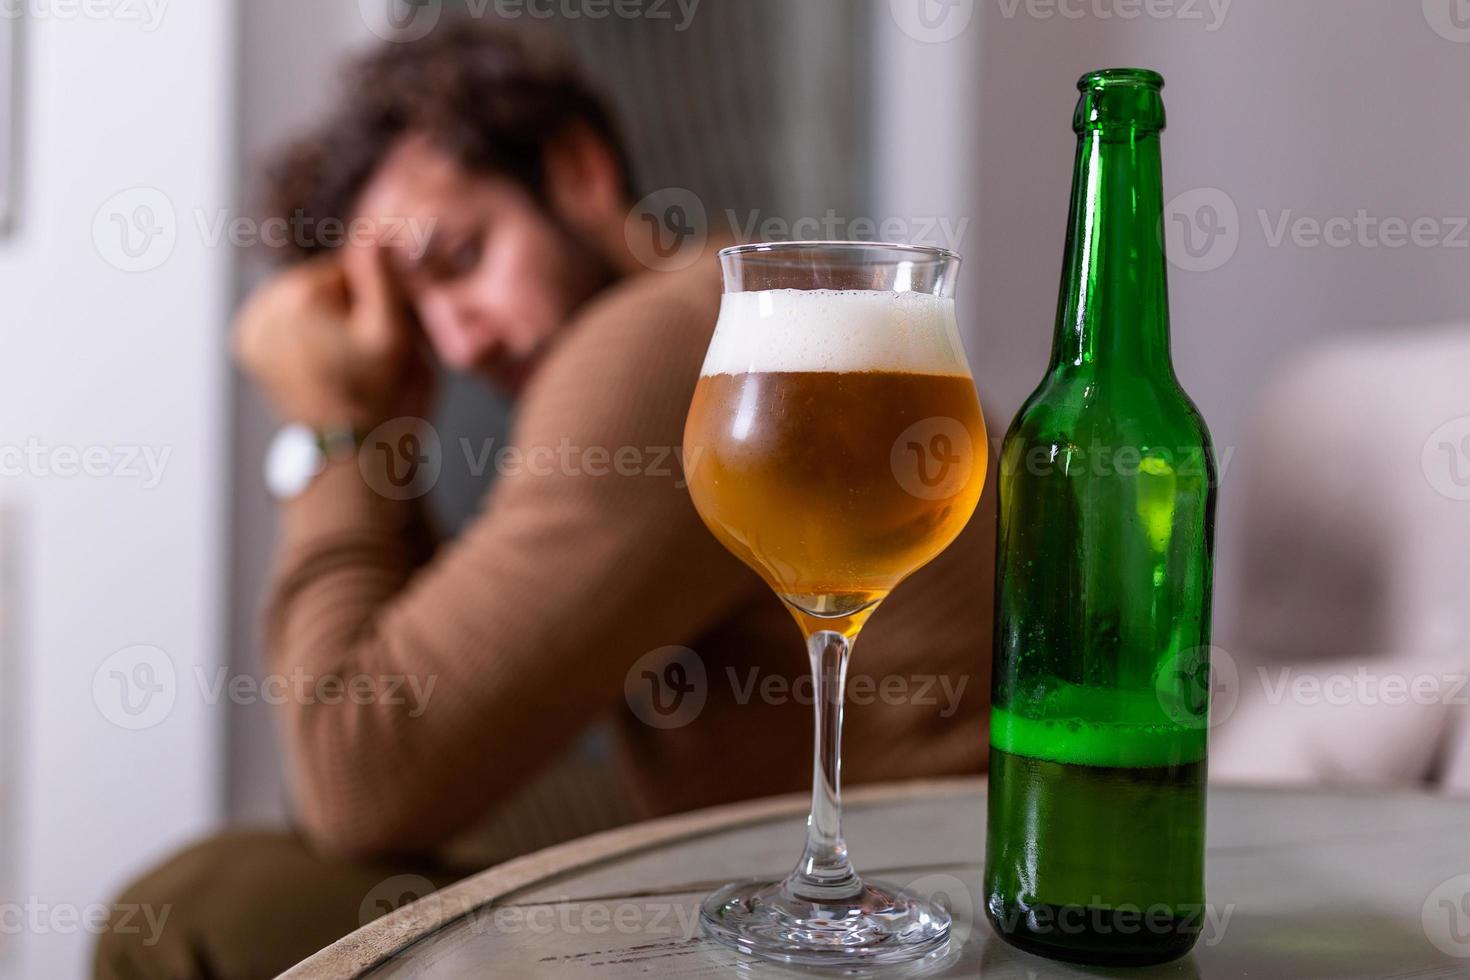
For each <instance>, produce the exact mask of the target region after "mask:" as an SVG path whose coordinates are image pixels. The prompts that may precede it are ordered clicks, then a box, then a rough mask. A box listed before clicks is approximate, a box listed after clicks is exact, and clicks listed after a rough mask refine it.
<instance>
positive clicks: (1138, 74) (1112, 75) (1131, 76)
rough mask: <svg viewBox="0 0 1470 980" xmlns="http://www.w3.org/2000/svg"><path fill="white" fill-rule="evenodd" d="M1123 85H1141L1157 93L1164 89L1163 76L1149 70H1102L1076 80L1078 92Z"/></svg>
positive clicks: (1091, 72)
mask: <svg viewBox="0 0 1470 980" xmlns="http://www.w3.org/2000/svg"><path fill="white" fill-rule="evenodd" d="M1124 85H1141V86H1145V87H1147V88H1151V89H1153V90H1154V91H1156V92H1157V91H1160V90H1162V89H1163V87H1164V76H1163V75H1160V74H1159V73H1158V72H1156V71H1154V70H1152V69H1150V68H1103V69H1100V70H1098V71H1090V72H1088V73H1087V74H1085V75H1083V76H1082V77H1081V78H1079V79H1077V90H1078V91H1079V92H1088V91H1096V90H1097V89H1104V88H1117V87H1120V86H1124Z"/></svg>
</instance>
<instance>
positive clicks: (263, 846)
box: [94, 831, 469, 980]
mask: <svg viewBox="0 0 1470 980" xmlns="http://www.w3.org/2000/svg"><path fill="white" fill-rule="evenodd" d="M467 873H469V872H468V870H458V871H451V870H448V869H445V868H442V867H436V866H433V865H430V864H427V863H424V862H420V863H413V862H403V863H398V862H375V863H355V862H352V861H347V860H343V859H339V858H331V857H324V856H322V855H320V854H318V853H316V852H315V851H313V850H312V849H311V848H310V847H309V846H308V845H307V844H306V843H305V842H304V841H303V840H301V839H300V838H299V837H296V836H294V835H291V834H288V833H270V832H260V831H252V832H233V833H227V834H222V835H220V836H218V837H214V838H211V839H209V840H206V841H204V842H203V843H200V844H197V845H195V846H194V847H191V848H189V849H188V850H186V851H184V852H182V853H181V854H179V855H177V856H176V857H173V858H171V859H170V860H169V861H168V862H167V863H166V864H164V865H162V866H160V867H159V868H157V869H156V870H154V871H152V872H151V873H149V874H148V875H147V876H145V877H144V878H142V879H140V880H139V881H137V882H135V883H134V884H133V885H131V886H129V887H128V888H127V889H126V890H125V891H124V892H123V894H122V895H121V896H119V897H118V899H117V900H116V901H115V902H114V903H113V913H112V918H111V919H110V921H109V924H108V925H109V927H108V929H107V930H106V931H105V932H103V933H102V935H101V937H100V938H99V940H98V944H97V950H96V956H95V960H94V971H95V974H94V975H95V976H96V977H98V978H99V980H195V978H199V980H204V978H208V980H255V978H267V977H274V976H275V975H276V974H278V973H280V972H281V971H283V970H285V969H288V968H289V967H291V966H293V965H295V964H296V963H298V962H300V961H301V960H303V959H305V958H306V957H308V956H310V955H311V954H312V953H315V952H316V951H317V950H319V949H322V948H323V947H325V946H330V945H331V944H332V943H334V942H336V941H337V940H338V939H341V938H342V937H343V936H345V935H347V934H348V933H350V932H352V931H353V930H355V929H357V928H359V927H360V926H363V925H366V924H367V923H368V922H371V921H372V920H373V919H376V918H378V917H380V916H382V915H385V914H386V913H388V912H390V911H392V910H393V909H395V908H397V907H399V906H401V905H405V904H407V903H408V902H410V901H412V900H414V899H416V898H420V897H422V896H423V895H426V894H428V893H429V892H431V891H433V890H435V889H437V888H442V887H444V886H445V885H447V884H450V883H451V882H453V881H455V880H457V879H458V878H461V877H463V876H464V875H465V874H467Z"/></svg>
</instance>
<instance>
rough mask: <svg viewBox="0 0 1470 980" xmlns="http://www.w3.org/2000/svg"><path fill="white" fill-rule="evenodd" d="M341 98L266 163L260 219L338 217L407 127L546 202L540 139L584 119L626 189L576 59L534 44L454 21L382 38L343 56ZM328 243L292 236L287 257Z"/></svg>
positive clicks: (614, 139)
mask: <svg viewBox="0 0 1470 980" xmlns="http://www.w3.org/2000/svg"><path fill="white" fill-rule="evenodd" d="M342 82H343V91H344V98H343V99H342V100H341V101H340V102H339V104H338V105H337V107H336V108H335V109H334V110H333V111H332V113H331V114H330V115H329V116H328V118H327V120H326V121H325V122H324V123H323V124H322V125H321V126H319V127H318V128H317V129H316V130H315V131H313V132H311V133H310V134H308V135H306V136H305V137H303V138H301V139H299V140H297V141H296V142H294V143H292V144H290V145H289V146H287V147H286V148H285V150H284V152H282V153H281V155H280V157H279V159H278V160H277V161H276V162H275V164H274V165H273V166H270V167H268V168H267V172H266V180H267V191H266V200H265V206H266V211H267V214H268V216H270V217H280V218H284V219H286V220H287V221H290V222H303V223H305V224H307V225H308V226H311V225H315V224H317V223H319V222H322V221H324V220H327V219H331V220H335V221H346V220H347V219H348V218H349V217H350V212H351V210H352V209H353V207H354V206H355V204H356V202H357V198H358V196H359V195H360V194H361V193H362V190H363V188H364V186H365V185H366V184H367V182H368V181H369V179H370V178H371V177H372V175H373V173H374V171H376V169H377V168H378V165H379V164H380V163H382V161H383V159H384V158H385V157H386V156H387V155H388V153H389V152H390V151H391V150H392V148H393V147H394V146H395V144H397V142H398V141H399V140H400V139H402V138H403V137H404V136H406V135H409V134H420V135H423V136H426V137H428V138H429V139H430V140H431V141H432V142H433V143H434V144H435V145H436V146H438V147H439V148H440V149H442V150H444V151H446V152H448V153H449V154H450V155H451V156H452V157H454V159H456V160H458V161H459V163H460V164H461V165H462V166H463V167H464V168H465V169H466V170H469V171H471V172H475V173H485V174H496V175H501V176H508V177H511V178H513V179H515V180H516V181H518V182H520V183H521V184H522V185H523V186H524V187H526V188H527V189H528V190H529V191H530V192H531V193H532V194H533V195H534V196H535V197H536V198H537V199H538V200H543V201H544V194H543V190H544V174H543V172H542V163H543V157H544V151H545V148H546V146H547V144H548V143H549V142H551V141H552V140H554V139H556V138H557V137H559V136H561V135H563V134H564V133H565V132H566V130H567V127H568V126H571V125H573V124H576V123H581V124H584V125H586V126H588V127H590V128H591V130H592V132H593V133H594V134H595V135H597V136H598V137H600V138H601V139H602V140H604V141H605V142H606V143H607V146H608V147H609V149H610V150H611V151H612V154H613V157H614V159H615V160H616V161H617V163H618V164H619V166H620V168H621V170H622V173H623V182H624V185H625V190H627V191H628V193H629V195H630V196H632V187H633V179H632V173H631V170H630V168H629V164H628V155H627V151H626V148H625V146H624V144H623V140H622V137H621V134H620V132H619V130H618V127H617V126H616V124H615V123H614V121H613V117H612V114H611V112H610V111H609V109H608V107H607V106H606V105H605V104H604V103H603V101H602V99H601V98H600V97H599V96H598V95H597V94H596V93H595V92H594V90H593V88H592V85H591V83H590V82H589V81H588V80H587V79H586V78H585V77H584V76H583V75H582V73H581V72H580V70H579V69H578V68H577V66H576V64H575V63H574V62H573V61H572V60H570V59H569V58H567V57H565V56H564V55H563V53H562V52H561V51H560V50H559V49H557V48H555V47H553V46H552V45H550V44H547V43H545V42H544V41H543V40H541V39H539V38H538V39H532V38H530V37H527V36H526V35H525V34H524V33H522V32H509V31H506V30H503V29H499V28H496V27H493V26H490V25H487V24H486V23H484V22H481V21H475V20H461V21H456V22H454V23H452V24H449V25H446V26H445V27H444V28H443V29H441V30H439V31H436V32H435V33H433V34H431V35H430V36H429V37H427V38H424V39H423V40H420V41H415V42H412V43H394V42H387V43H384V44H383V45H381V46H379V47H377V48H375V49H374V50H372V51H369V52H368V53H367V54H365V55H363V56H361V57H359V58H357V59H355V60H354V61H352V62H350V63H349V64H348V65H347V66H346V69H345V70H344V72H343V78H342ZM334 244H336V243H334V242H323V241H319V240H317V239H316V238H315V237H314V236H311V237H307V238H297V237H295V236H293V240H292V241H291V242H290V244H289V246H288V247H287V248H286V249H285V250H284V252H283V254H282V255H281V257H282V258H283V259H284V260H285V261H288V262H289V261H299V260H302V259H306V258H309V257H310V256H312V255H315V254H318V253H320V252H323V251H326V250H327V249H329V248H330V247H332V246H333V245H334Z"/></svg>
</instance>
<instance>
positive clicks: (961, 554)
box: [268, 260, 995, 854]
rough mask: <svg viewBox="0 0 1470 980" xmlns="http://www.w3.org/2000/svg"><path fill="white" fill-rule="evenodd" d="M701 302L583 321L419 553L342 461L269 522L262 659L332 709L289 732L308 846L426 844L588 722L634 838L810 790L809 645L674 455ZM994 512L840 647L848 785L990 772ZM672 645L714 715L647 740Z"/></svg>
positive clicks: (612, 305) (634, 304)
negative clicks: (471, 503) (682, 819)
mask: <svg viewBox="0 0 1470 980" xmlns="http://www.w3.org/2000/svg"><path fill="white" fill-rule="evenodd" d="M719 288H720V287H719V276H718V271H717V268H716V266H715V264H714V262H713V261H712V260H703V261H701V262H700V263H698V264H697V265H695V266H694V267H692V268H690V269H688V270H685V271H682V272H677V273H646V274H643V275H639V276H635V277H632V278H630V279H627V280H624V281H623V282H621V283H619V284H618V285H617V286H615V287H614V288H612V289H610V290H608V291H607V292H605V293H604V294H602V295H601V296H599V297H598V298H597V299H596V300H594V301H593V302H592V303H591V304H589V305H588V306H587V307H586V308H585V309H584V310H582V311H581V312H580V313H579V315H578V316H577V318H576V321H575V322H574V323H573V324H571V325H569V326H568V328H567V329H566V330H565V331H564V333H563V334H562V336H561V337H560V338H559V339H558V342H557V343H556V345H555V347H554V348H553V349H552V350H551V352H550V353H549V355H548V357H547V359H546V361H545V363H544V364H543V365H542V367H541V368H540V370H539V371H538V372H537V374H536V376H535V378H534V379H533V380H532V383H531V384H530V385H529V387H528V388H527V390H526V391H525V393H524V396H523V398H522V400H521V402H520V404H519V405H518V407H517V415H516V420H515V425H514V429H513V432H512V434H511V440H510V441H511V444H513V445H514V446H515V447H517V448H518V449H519V450H521V451H522V452H523V453H524V456H523V457H522V458H521V459H520V460H519V461H518V463H519V465H516V463H517V461H515V460H511V459H508V460H507V461H506V465H505V466H504V467H503V468H502V471H501V475H500V477H499V479H498V480H497V481H496V483H495V486H494V488H493V490H492V491H491V492H490V493H489V494H488V495H487V498H486V501H485V507H484V511H483V513H482V514H481V515H480V516H479V517H478V519H477V520H476V521H475V522H474V523H473V524H472V526H471V527H470V528H469V529H468V530H467V531H466V532H465V533H464V534H463V535H461V536H460V537H459V538H458V539H457V540H455V541H452V542H449V543H446V544H445V545H443V546H442V547H440V548H439V549H438V550H437V553H434V552H433V551H432V549H431V548H430V547H429V546H428V544H427V539H426V532H425V525H424V521H423V502H422V500H391V499H388V498H387V497H385V496H382V495H380V494H378V493H376V492H374V490H372V489H371V488H370V486H369V485H368V482H367V481H366V480H365V479H364V476H363V473H362V472H361V470H360V468H359V465H358V463H357V461H345V462H337V463H333V464H331V465H330V466H329V467H328V469H327V470H326V471H325V472H324V473H322V474H321V475H320V476H319V477H318V478H317V479H316V480H315V481H314V483H313V484H312V485H311V486H310V487H309V488H308V489H307V491H306V492H305V493H304V494H303V495H301V496H300V497H298V498H296V499H295V500H293V501H292V502H290V503H289V504H287V505H286V507H285V516H284V521H283V540H282V542H281V544H280V548H279V556H278V570H277V577H276V580H275V584H274V589H273V593H272V601H271V606H270V623H269V627H270V628H269V632H268V643H269V647H270V649H269V656H270V661H271V665H272V668H273V669H274V670H276V671H278V672H282V673H285V674H287V675H295V676H298V677H305V678H307V679H308V680H309V681H311V682H312V684H313V686H312V687H311V688H310V689H311V690H313V691H316V692H323V693H322V694H321V695H320V696H315V695H314V696H307V697H292V698H288V699H286V707H285V708H284V711H285V731H286V737H287V742H288V755H289V757H290V760H291V763H292V770H293V773H292V776H293V785H294V790H295V796H296V803H297V808H298V811H299V816H300V819H301V821H302V823H303V824H304V826H305V828H306V830H307V831H308V832H309V833H310V834H311V836H312V838H313V839H314V840H315V841H316V842H317V843H318V844H319V845H320V846H322V847H323V848H325V849H328V850H331V851H336V852H345V853H355V854H369V853H375V852H383V851H408V850H423V849H426V848H430V847H433V846H436V845H438V844H440V843H442V842H444V841H445V840H446V839H448V838H449V837H450V836H451V835H453V834H455V833H456V832H458V831H461V830H463V829H466V828H468V827H469V826H470V825H472V824H473V823H475V822H476V821H478V820H479V819H480V818H482V817H484V816H485V815H486V814H487V813H489V812H491V810H492V809H493V808H494V807H495V805H496V804H497V803H499V802H501V801H502V800H504V799H505V798H506V797H507V796H508V795H509V794H510V793H511V792H512V791H513V790H515V789H516V788H517V787H518V786H520V785H522V784H523V783H525V782H526V781H527V780H528V778H529V777H530V776H532V775H533V774H534V773H536V772H537V771H538V770H540V769H542V768H543V767H545V766H546V765H547V764H548V763H549V762H550V761H551V760H552V759H554V758H556V757H557V756H558V755H559V754H560V753H562V752H563V751H564V750H565V749H566V748H567V747H568V746H569V745H570V744H571V743H572V742H573V741H574V740H576V739H577V738H578V736H579V735H580V734H581V733H583V732H584V731H586V730H587V728H588V727H589V726H591V725H593V724H595V723H596V722H598V721H599V720H606V719H610V720H611V722H612V726H613V728H614V730H615V731H616V733H617V741H618V748H619V760H620V765H621V768H622V777H623V780H624V782H625V784H626V786H627V788H628V790H629V792H630V793H631V796H632V798H633V800H634V801H635V803H636V805H637V808H638V811H639V813H640V814H641V815H654V814H660V813H668V812H674V811H679V810H685V809H690V808H694V807H700V806H706V805H710V804H715V803H721V802H725V801H729V800H736V799H741V798H748V797H757V796H764V795H769V794H773V793H780V792H788V791H793V790H800V789H804V788H806V787H808V786H810V780H811V737H812V735H811V707H810V696H809V690H810V689H809V687H805V686H804V685H805V684H806V683H807V682H805V681H803V680H801V679H802V678H803V677H805V675H806V672H807V671H806V658H805V651H804V649H803V646H802V641H801V637H800V634H799V632H798V630H797V627H796V625H795V623H794V622H793V621H792V619H791V617H790V616H789V615H788V614H787V613H786V612H785V611H784V610H783V608H782V607H781V605H780V603H779V602H778V601H777V600H776V599H775V598H774V597H773V596H772V595H771V593H770V592H769V590H768V589H767V588H766V586H765V585H764V584H763V583H762V582H761V581H760V580H759V579H758V578H757V577H756V575H755V574H754V573H753V572H751V571H750V570H749V569H747V568H746V567H745V566H744V565H742V564H741V563H740V562H739V561H738V560H737V559H735V558H734V557H732V556H731V555H729V554H728V553H727V552H726V551H725V550H724V549H723V548H722V547H721V546H720V545H719V544H718V543H717V542H716V541H715V540H714V538H713V537H712V536H711V535H710V534H709V532H708V531H707V530H706V529H705V527H704V526H703V524H701V522H700V519H699V516H698V515H697V514H696V513H695V510H694V507H693V505H692V504H691V503H690V500H689V495H688V493H687V491H686V489H685V488H684V485H683V483H682V475H681V473H680V470H679V466H678V464H677V461H676V459H675V457H674V456H673V451H674V450H675V449H676V448H677V447H679V446H680V444H681V442H682V432H683V426H684V416H685V413H686V411H687V410H688V406H689V402H690V398H691V396H692V394H693V391H694V385H695V382H696V380H697V378H698V375H699V368H700V364H701V362H702V359H703V356H704V352H705V348H706V346H707V344H708V342H709V338H710V334H711V332H712V329H713V327H714V322H715V318H716V314H717V311H718V308H719ZM453 451H454V449H453V448H452V447H446V448H445V452H446V454H448V453H450V452H453ZM991 483H992V484H993V478H992V480H991ZM994 496H995V495H994V492H993V489H991V488H989V487H988V488H987V490H986V495H985V498H984V501H983V502H982V504H981V507H980V511H979V512H978V513H977V514H976V516H975V518H974V519H973V520H972V521H971V523H970V525H969V527H968V528H967V529H966V531H965V532H964V533H963V534H962V535H961V536H960V538H959V540H958V541H956V542H955V544H954V545H953V546H951V547H950V549H949V550H948V551H947V552H946V553H945V554H944V555H942V556H941V557H940V558H938V559H937V560H936V561H934V562H933V563H932V564H931V565H929V566H928V567H926V568H924V569H922V570H920V571H919V572H918V573H916V574H915V575H914V576H913V577H912V578H911V579H910V580H909V581H907V582H905V583H904V584H903V585H902V586H901V587H900V588H899V589H898V590H897V591H895V592H894V594H893V595H892V596H891V597H890V598H889V599H888V600H887V602H885V604H884V605H883V606H882V607H881V608H880V609H879V610H878V611H877V613H876V614H875V615H874V617H873V618H872V620H871V621H870V622H869V624H868V626H867V627H866V629H865V630H864V632H863V634H862V636H861V637H860V638H859V639H858V642H857V644H856V647H855V651H854V656H853V664H852V669H851V681H850V688H849V693H850V701H849V706H848V711H847V730H846V737H845V745H844V762H845V766H844V777H845V780H846V781H847V782H848V783H849V784H851V783H860V782H866V781H872V780H892V779H906V778H911V777H920V776H934V775H942V774H956V773H971V772H978V771H980V770H982V769H983V768H984V762H985V758H986V755H985V753H986V744H987V742H986V739H987V712H986V708H987V705H988V693H989V683H990V657H989V649H990V629H991V623H990V610H991V605H992V595H991V592H992V587H991V580H992V572H991V568H992V558H991V554H992V547H993V545H992V537H993V526H994V525H993V521H994V518H993V501H994ZM670 646H673V647H687V648H689V649H690V650H692V651H694V655H695V656H696V657H697V661H691V660H690V659H689V656H690V655H688V654H685V655H684V658H685V659H684V661H683V664H684V666H686V667H687V666H689V665H691V664H693V665H695V666H694V670H693V671H688V670H686V672H685V674H684V679H685V680H686V686H687V684H692V683H698V676H697V675H698V667H699V666H702V668H703V674H704V681H703V684H702V685H701V689H702V690H703V692H704V694H705V703H704V706H703V708H702V710H699V711H698V713H697V715H696V714H694V713H693V711H692V707H693V706H695V705H697V697H696V700H695V701H692V702H689V705H690V707H686V708H685V709H683V710H682V711H681V712H680V713H678V714H677V718H676V719H675V720H678V721H681V722H685V723H683V724H681V725H678V726H677V727H669V728H661V727H654V726H653V725H650V724H647V723H646V722H645V721H643V720H640V717H639V716H640V714H641V715H644V716H645V717H647V716H649V712H648V710H647V709H646V707H645V706H644V705H643V704H642V699H643V698H644V696H645V695H646V694H647V693H648V692H649V691H650V690H651V687H650V685H651V682H650V681H648V679H647V678H646V677H645V676H644V675H643V671H644V670H645V669H650V670H652V671H653V672H654V674H655V675H660V673H661V671H662V670H663V668H662V666H661V664H660V660H661V658H660V657H659V656H655V657H652V658H649V659H648V660H643V659H642V658H645V655H648V654H650V653H651V652H652V651H655V650H659V649H660V648H664V647H670ZM640 661H642V662H640ZM635 667H636V668H637V669H634V668H635ZM630 675H631V676H630ZM669 676H672V677H676V678H677V676H678V675H676V674H671V675H669ZM331 677H340V678H341V679H342V687H341V688H340V689H338V688H336V687H334V686H330V685H325V686H324V685H323V684H321V683H320V679H321V678H331ZM430 683H432V685H433V686H432V688H430V687H428V685H429V684H430ZM395 685H397V686H396V689H395ZM414 685H417V687H416V688H415V687H414ZM415 690H417V691H418V692H419V695H418V696H415V694H414V693H413V692H414V691H415ZM425 694H426V695H427V696H424V695H425ZM635 708H637V710H635ZM655 717H656V716H655Z"/></svg>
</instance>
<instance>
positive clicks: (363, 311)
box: [234, 245, 433, 430]
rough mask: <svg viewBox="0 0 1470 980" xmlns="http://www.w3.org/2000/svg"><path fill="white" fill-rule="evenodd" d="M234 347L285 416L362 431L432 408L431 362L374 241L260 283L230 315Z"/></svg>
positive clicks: (343, 250) (296, 419)
mask: <svg viewBox="0 0 1470 980" xmlns="http://www.w3.org/2000/svg"><path fill="white" fill-rule="evenodd" d="M234 349H235V358H236V360H237V361H238V362H239V364H240V366H241V368H243V369H244V371H245V372H246V373H247V374H249V375H250V377H251V378H253V379H254V381H255V382H256V384H258V385H259V386H260V388H261V389H262V390H263V391H264V392H265V394H266V395H267V397H268V398H270V400H271V402H272V403H273V404H274V405H275V408H276V410H277V412H278V413H279V414H280V415H281V417H282V418H283V419H284V420H286V421H290V422H301V423H305V424H306V425H310V426H314V427H316V428H319V429H325V428H334V427H340V426H353V427H355V428H357V429H359V430H365V429H371V428H372V427H374V426H376V425H377V424H378V423H380V422H383V421H385V420H386V419H390V418H395V417H397V416H401V415H422V414H423V413H424V412H425V411H426V410H427V409H428V407H429V399H430V394H431V386H432V379H433V371H432V369H431V367H430V365H429V361H428V358H427V356H426V355H425V353H424V351H423V349H422V344H421V341H420V338H419V335H418V332H417V330H416V328H415V327H414V326H413V321H412V319H411V317H410V316H409V314H408V312H407V308H406V305H405V304H404V302H403V301H402V299H401V297H400V296H399V295H398V293H397V291H396V290H395V289H394V285H393V281H392V276H391V271H390V270H389V269H388V268H387V262H386V249H383V248H380V247H376V246H369V245H349V246H346V247H344V248H343V249H341V250H339V254H334V255H330V256H327V257H324V258H320V259H314V260H312V261H310V262H305V263H302V264H301V265H298V266H295V267H293V268H290V269H287V270H286V271H285V272H283V273H281V274H280V275H278V276H276V277H275V278H273V279H271V280H270V281H268V282H266V283H265V284H264V285H262V286H261V287H260V288H259V289H257V290H256V291H255V293H254V294H253V295H252V296H251V297H250V299H249V300H248V301H247V302H246V303H245V306H244V308H243V309H242V310H241V311H240V314H239V316H238V317H237V318H236V320H235V327H234Z"/></svg>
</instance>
